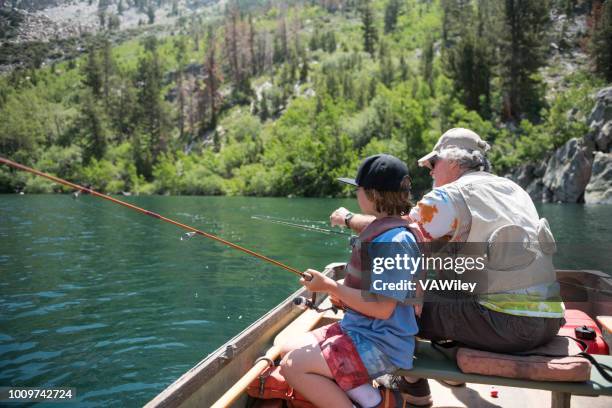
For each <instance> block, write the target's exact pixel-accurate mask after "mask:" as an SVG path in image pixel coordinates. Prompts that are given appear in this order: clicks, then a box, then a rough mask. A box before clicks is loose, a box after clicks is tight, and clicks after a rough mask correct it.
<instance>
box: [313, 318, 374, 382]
mask: <svg viewBox="0 0 612 408" xmlns="http://www.w3.org/2000/svg"><path fill="white" fill-rule="evenodd" d="M312 334H313V335H314V336H315V338H316V339H317V341H318V342H319V347H320V348H321V352H322V354H323V358H324V359H325V362H326V363H327V365H328V366H329V370H330V371H331V373H332V375H333V376H334V380H335V381H336V383H338V385H339V386H340V388H342V389H343V390H344V391H348V390H352V389H353V388H355V387H359V386H360V385H363V384H366V383H369V382H370V381H371V380H370V377H369V376H368V370H367V369H366V367H365V366H364V364H363V362H362V361H361V357H359V353H358V352H357V349H356V348H355V345H354V344H353V341H352V340H351V338H350V337H349V336H348V335H347V334H346V333H344V332H343V331H342V328H341V327H340V323H332V324H328V325H327V326H323V327H320V328H318V329H316V330H313V331H312Z"/></svg>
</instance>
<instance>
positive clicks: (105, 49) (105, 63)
mask: <svg viewBox="0 0 612 408" xmlns="http://www.w3.org/2000/svg"><path fill="white" fill-rule="evenodd" d="M115 69H116V66H115V61H114V59H113V52H112V44H111V42H110V40H109V39H108V37H105V38H104V40H103V41H102V89H103V94H104V106H105V107H106V108H107V109H108V106H109V94H110V89H111V86H112V85H111V78H112V76H113V75H114V74H115Z"/></svg>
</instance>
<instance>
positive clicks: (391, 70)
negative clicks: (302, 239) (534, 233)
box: [0, 0, 612, 196]
mask: <svg viewBox="0 0 612 408" xmlns="http://www.w3.org/2000/svg"><path fill="white" fill-rule="evenodd" d="M11 3H15V4H11ZM16 3H20V2H19V1H13V2H11V1H0V8H2V14H1V16H0V17H1V18H0V28H2V35H3V37H4V39H3V43H2V46H1V48H0V52H1V53H2V54H3V55H2V61H9V60H10V63H11V64H12V65H11V69H10V70H8V72H7V73H6V74H4V75H3V76H2V77H1V78H0V150H1V154H2V156H7V157H10V158H12V159H14V160H17V161H19V162H21V163H24V164H27V165H30V166H33V167H35V168H37V169H40V170H43V171H47V172H51V173H53V174H56V175H58V176H59V177H62V178H66V179H69V180H72V181H75V182H78V183H81V184H87V185H91V186H92V188H94V189H97V190H100V191H104V192H108V193H133V194H154V193H156V194H232V195H280V196H288V195H299V196H338V195H344V194H350V190H348V189H345V187H342V186H341V185H340V184H339V183H337V182H336V181H335V178H336V177H339V176H346V175H351V174H354V172H355V169H356V166H357V164H358V163H359V160H360V158H363V157H365V156H367V155H370V154H374V153H378V152H387V153H392V154H395V155H397V156H399V157H401V158H403V159H404V160H405V161H406V162H407V163H409V164H410V167H411V170H412V171H413V174H414V177H413V179H414V186H415V188H416V190H417V191H420V192H422V191H424V190H426V189H427V188H428V187H429V185H430V183H431V181H430V178H429V177H428V176H427V174H426V173H425V172H424V171H423V170H422V169H418V168H417V167H416V159H417V158H419V157H420V156H421V155H423V154H424V153H426V152H427V151H428V149H430V148H431V147H432V146H433V144H434V143H435V141H436V139H437V138H438V137H439V135H440V134H441V132H443V131H445V130H447V129H448V128H451V127H456V126H463V127H469V128H472V129H474V130H475V131H476V132H478V133H479V134H480V135H481V136H483V137H484V138H486V139H487V140H489V141H490V142H491V143H492V145H493V146H494V148H493V150H492V152H491V159H492V161H493V164H494V168H495V171H496V172H497V173H500V174H504V173H506V172H508V171H510V170H511V169H513V168H514V167H516V166H517V165H519V164H523V163H526V162H530V161H538V160H542V159H543V158H544V157H545V156H546V155H547V154H549V153H550V152H551V151H552V150H554V149H555V148H557V147H559V146H561V145H563V144H564V143H565V142H566V141H567V140H569V139H570V138H572V137H579V136H582V135H583V134H584V133H585V132H586V131H587V125H586V116H587V115H588V113H589V112H590V111H591V109H592V107H593V104H594V101H593V98H592V94H593V92H594V91H596V90H597V89H599V88H600V87H602V86H604V85H605V84H606V83H610V82H612V62H611V55H612V0H607V1H599V0H581V1H579V0H555V1H549V0H542V1H539V0H533V1H528V0H505V1H498V0H472V1H470V0H439V1H437V0H431V1H430V0H371V1H368V0H303V1H276V0H239V1H234V0H228V1H226V2H222V3H220V4H217V5H216V7H214V8H207V9H206V10H205V11H202V9H200V8H199V6H202V5H203V4H205V3H209V2H196V1H177V0H173V1H170V0H99V1H93V4H92V5H91V6H92V7H94V6H96V3H98V4H97V7H98V8H97V10H98V19H99V26H98V27H97V29H96V30H95V32H93V33H92V32H88V33H84V34H81V35H80V36H78V37H75V38H73V37H70V38H67V39H57V40H53V39H49V40H48V41H42V42H41V41H38V40H37V44H42V45H38V47H40V52H39V54H38V56H37V57H36V58H33V57H32V53H31V52H30V51H31V50H32V48H31V47H30V48H28V47H26V46H25V45H24V44H23V43H19V42H15V41H12V40H11V38H14V37H15V35H16V34H15V33H16V32H17V31H18V27H19V24H20V23H19V21H20V20H19V19H20V18H21V17H19V16H20V15H21V14H18V13H17V14H16V13H15V12H14V9H12V7H13V6H15V7H19V4H16ZM26 3H27V2H26ZM75 3H76V2H75ZM86 3H87V1H86ZM88 3H90V4H91V3H92V1H91V0H89V1H88ZM22 6H23V5H22ZM213 10H217V11H216V12H215V11H213ZM130 12H132V13H142V16H143V19H142V20H139V22H138V27H139V28H138V27H137V28H130V30H131V31H129V32H128V31H122V28H121V23H122V21H123V20H121V18H120V16H121V15H122V14H123V13H130ZM145 16H149V17H148V18H145ZM164 16H165V17H168V16H170V17H172V18H171V19H170V20H167V21H166V23H165V25H159V26H155V24H156V19H157V20H159V19H160V18H162V17H164ZM126 30H127V28H126ZM121 33H123V34H121ZM120 34H121V35H120ZM58 44H60V45H61V47H64V48H63V49H62V52H57V50H56V49H57V47H60V45H58ZM26 45H27V44H26ZM61 47H60V48H61ZM66 47H67V48H68V49H72V48H70V47H74V48H73V50H74V52H69V51H66V49H67V48H66ZM26 50H29V51H26ZM54 50H56V52H53V51H54ZM9 54H10V55H9ZM0 191H4V192H14V191H25V192H28V193H37V192H52V191H62V188H61V187H60V186H57V185H52V184H50V183H48V182H46V181H43V180H40V179H37V178H34V177H31V176H29V175H27V174H25V173H15V172H13V171H10V170H9V169H7V168H4V167H3V168H0Z"/></svg>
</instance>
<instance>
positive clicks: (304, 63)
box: [300, 57, 310, 83]
mask: <svg viewBox="0 0 612 408" xmlns="http://www.w3.org/2000/svg"><path fill="white" fill-rule="evenodd" d="M309 69H310V67H309V66H308V58H306V57H304V58H302V67H301V68H300V82H301V83H304V82H306V81H307V80H308V71H309Z"/></svg>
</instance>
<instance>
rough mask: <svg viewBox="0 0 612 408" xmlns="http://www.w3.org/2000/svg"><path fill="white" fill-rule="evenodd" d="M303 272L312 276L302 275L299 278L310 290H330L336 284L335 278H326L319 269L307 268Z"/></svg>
mask: <svg viewBox="0 0 612 408" xmlns="http://www.w3.org/2000/svg"><path fill="white" fill-rule="evenodd" d="M305 273H306V274H308V275H310V276H311V277H312V278H311V279H308V278H306V277H303V278H302V279H300V283H301V284H302V285H304V286H305V287H306V289H308V290H309V291H311V292H330V291H332V290H333V289H334V288H335V287H336V286H337V284H336V281H335V280H333V279H331V278H328V277H327V276H325V275H323V274H322V273H321V272H319V271H315V270H314V269H308V270H306V272H305Z"/></svg>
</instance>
